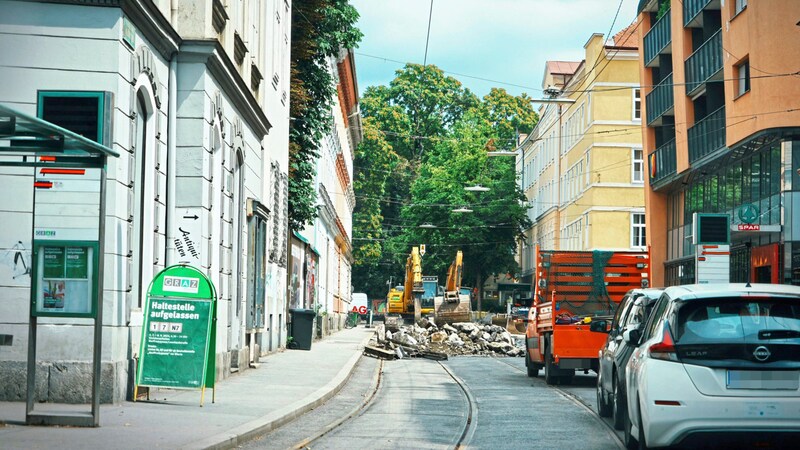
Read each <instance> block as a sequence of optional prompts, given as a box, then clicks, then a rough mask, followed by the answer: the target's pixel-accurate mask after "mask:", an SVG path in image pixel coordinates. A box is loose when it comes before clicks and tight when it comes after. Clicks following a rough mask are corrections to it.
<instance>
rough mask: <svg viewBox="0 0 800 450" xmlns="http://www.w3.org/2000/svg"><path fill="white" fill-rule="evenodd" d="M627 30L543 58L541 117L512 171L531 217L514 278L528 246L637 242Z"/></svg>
mask: <svg viewBox="0 0 800 450" xmlns="http://www.w3.org/2000/svg"><path fill="white" fill-rule="evenodd" d="M633 32H634V27H629V28H627V29H625V30H623V31H621V32H620V33H618V34H617V35H616V36H614V38H613V40H610V41H608V42H606V41H605V39H604V38H603V35H601V34H594V35H592V36H591V38H590V39H589V41H588V42H587V43H586V45H585V46H584V49H585V59H584V60H583V61H574V62H573V61H548V62H547V64H546V67H545V76H544V81H543V83H542V88H543V89H544V90H545V99H543V100H542V106H541V108H540V109H539V116H540V120H539V123H538V124H537V126H536V127H535V128H534V129H533V130H532V132H531V133H530V134H529V135H527V136H525V137H524V138H523V139H522V140H521V142H520V144H519V148H518V155H517V171H518V172H519V173H520V174H521V177H520V183H521V187H522V189H523V191H524V192H525V194H526V197H527V199H528V205H529V210H528V216H529V218H530V220H531V222H532V223H533V225H532V227H531V228H529V229H528V230H526V232H525V242H524V243H523V244H522V245H521V246H520V249H519V258H520V261H519V262H520V266H521V267H522V276H523V282H530V281H531V278H532V274H533V272H534V261H533V253H534V246H535V245H536V244H538V245H539V246H540V247H541V248H543V249H554V250H601V249H602V250H631V249H640V248H643V247H644V246H645V242H646V236H645V221H644V217H645V214H644V190H643V188H644V180H645V175H646V174H645V169H644V159H643V152H642V133H641V111H642V110H641V107H640V106H641V96H640V89H639V68H638V57H639V52H638V49H637V45H636V36H635V34H634V35H631V33H633Z"/></svg>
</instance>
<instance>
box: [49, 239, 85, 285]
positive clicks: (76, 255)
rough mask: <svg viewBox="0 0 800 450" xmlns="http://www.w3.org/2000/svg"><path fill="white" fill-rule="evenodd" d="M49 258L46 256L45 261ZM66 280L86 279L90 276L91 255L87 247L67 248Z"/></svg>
mask: <svg viewBox="0 0 800 450" xmlns="http://www.w3.org/2000/svg"><path fill="white" fill-rule="evenodd" d="M46 258H47V256H45V259H46ZM64 267H65V269H66V270H65V272H66V278H73V279H86V278H87V277H88V276H89V253H88V252H87V248H86V247H67V251H66V260H65V261H64Z"/></svg>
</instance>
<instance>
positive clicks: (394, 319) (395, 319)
mask: <svg viewBox="0 0 800 450" xmlns="http://www.w3.org/2000/svg"><path fill="white" fill-rule="evenodd" d="M424 292H425V288H424V287H423V284H422V262H421V259H420V256H419V247H412V249H411V254H409V255H408V258H407V259H406V279H405V284H404V285H403V286H396V287H393V288H391V289H390V290H389V294H388V295H387V296H386V319H385V323H386V326H387V327H390V328H396V327H398V326H399V325H401V324H402V321H403V319H408V320H414V321H417V320H419V319H420V317H421V312H422V305H421V299H422V294H423V293H424Z"/></svg>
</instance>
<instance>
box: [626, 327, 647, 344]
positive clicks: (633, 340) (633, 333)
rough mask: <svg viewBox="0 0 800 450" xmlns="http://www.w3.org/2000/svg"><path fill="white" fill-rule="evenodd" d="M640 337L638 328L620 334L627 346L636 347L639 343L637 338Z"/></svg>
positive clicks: (640, 333)
mask: <svg viewBox="0 0 800 450" xmlns="http://www.w3.org/2000/svg"><path fill="white" fill-rule="evenodd" d="M641 337H642V332H641V331H639V328H638V327H637V328H629V329H627V330H625V331H623V332H622V339H624V340H625V342H627V343H628V344H633V345H636V344H638V343H639V338H641Z"/></svg>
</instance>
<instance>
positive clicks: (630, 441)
mask: <svg viewBox="0 0 800 450" xmlns="http://www.w3.org/2000/svg"><path fill="white" fill-rule="evenodd" d="M623 421H624V422H625V423H624V425H623V427H622V431H623V434H622V441H623V442H624V443H625V448H627V449H628V450H635V449H638V448H639V442H638V441H637V440H636V438H634V437H633V435H632V434H631V425H632V423H631V417H630V416H629V415H628V414H625V417H623Z"/></svg>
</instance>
